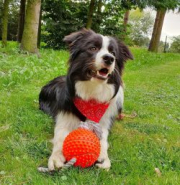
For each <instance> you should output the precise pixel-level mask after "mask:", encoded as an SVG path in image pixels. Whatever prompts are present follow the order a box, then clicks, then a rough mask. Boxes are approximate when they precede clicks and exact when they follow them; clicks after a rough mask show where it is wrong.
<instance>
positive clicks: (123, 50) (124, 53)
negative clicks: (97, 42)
mask: <svg viewBox="0 0 180 185" xmlns="http://www.w3.org/2000/svg"><path fill="white" fill-rule="evenodd" d="M118 47H119V54H120V56H121V57H122V59H123V62H125V61H127V60H129V59H130V60H133V59H134V57H133V55H132V53H131V52H130V50H129V48H128V47H127V46H126V45H125V44H124V43H122V42H120V41H118Z"/></svg>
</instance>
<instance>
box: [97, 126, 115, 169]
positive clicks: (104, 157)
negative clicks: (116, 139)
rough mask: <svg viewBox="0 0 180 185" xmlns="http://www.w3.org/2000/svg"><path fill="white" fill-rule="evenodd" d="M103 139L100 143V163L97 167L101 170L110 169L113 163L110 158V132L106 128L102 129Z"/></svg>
mask: <svg viewBox="0 0 180 185" xmlns="http://www.w3.org/2000/svg"><path fill="white" fill-rule="evenodd" d="M102 132H103V133H102V139H101V141H100V144H101V151H100V155H99V158H98V163H97V164H96V166H98V167H99V168H104V169H109V168H110V167H111V162H110V160H109V157H108V141H107V139H108V134H109V131H108V129H106V128H102Z"/></svg>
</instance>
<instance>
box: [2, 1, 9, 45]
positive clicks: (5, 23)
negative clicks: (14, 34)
mask: <svg viewBox="0 0 180 185" xmlns="http://www.w3.org/2000/svg"><path fill="white" fill-rule="evenodd" d="M8 11H9V0H4V4H3V13H2V14H3V15H2V47H6V45H7V32H8Z"/></svg>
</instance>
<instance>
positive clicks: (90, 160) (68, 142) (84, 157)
mask: <svg viewBox="0 0 180 185" xmlns="http://www.w3.org/2000/svg"><path fill="white" fill-rule="evenodd" d="M99 154H100V141H99V138H98V137H97V136H96V135H95V134H94V133H93V132H92V131H90V130H88V129H84V128H78V129H76V130H74V131H72V132H71V133H69V135H68V136H67V137H66V138H65V140H64V143H63V155H64V157H65V159H66V161H67V162H68V161H70V160H71V159H72V158H76V163H75V164H74V166H80V167H82V168H86V167H90V166H92V165H93V164H94V163H95V162H96V161H97V159H98V157H99Z"/></svg>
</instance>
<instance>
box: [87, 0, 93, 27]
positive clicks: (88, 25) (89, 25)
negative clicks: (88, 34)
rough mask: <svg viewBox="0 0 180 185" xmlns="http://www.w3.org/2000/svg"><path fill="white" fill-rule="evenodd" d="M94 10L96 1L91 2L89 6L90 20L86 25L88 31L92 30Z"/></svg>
mask: <svg viewBox="0 0 180 185" xmlns="http://www.w3.org/2000/svg"><path fill="white" fill-rule="evenodd" d="M94 9H95V0H91V2H90V5H89V12H88V20H87V24H86V28H87V29H90V28H91V25H92V18H93V13H94Z"/></svg>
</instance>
